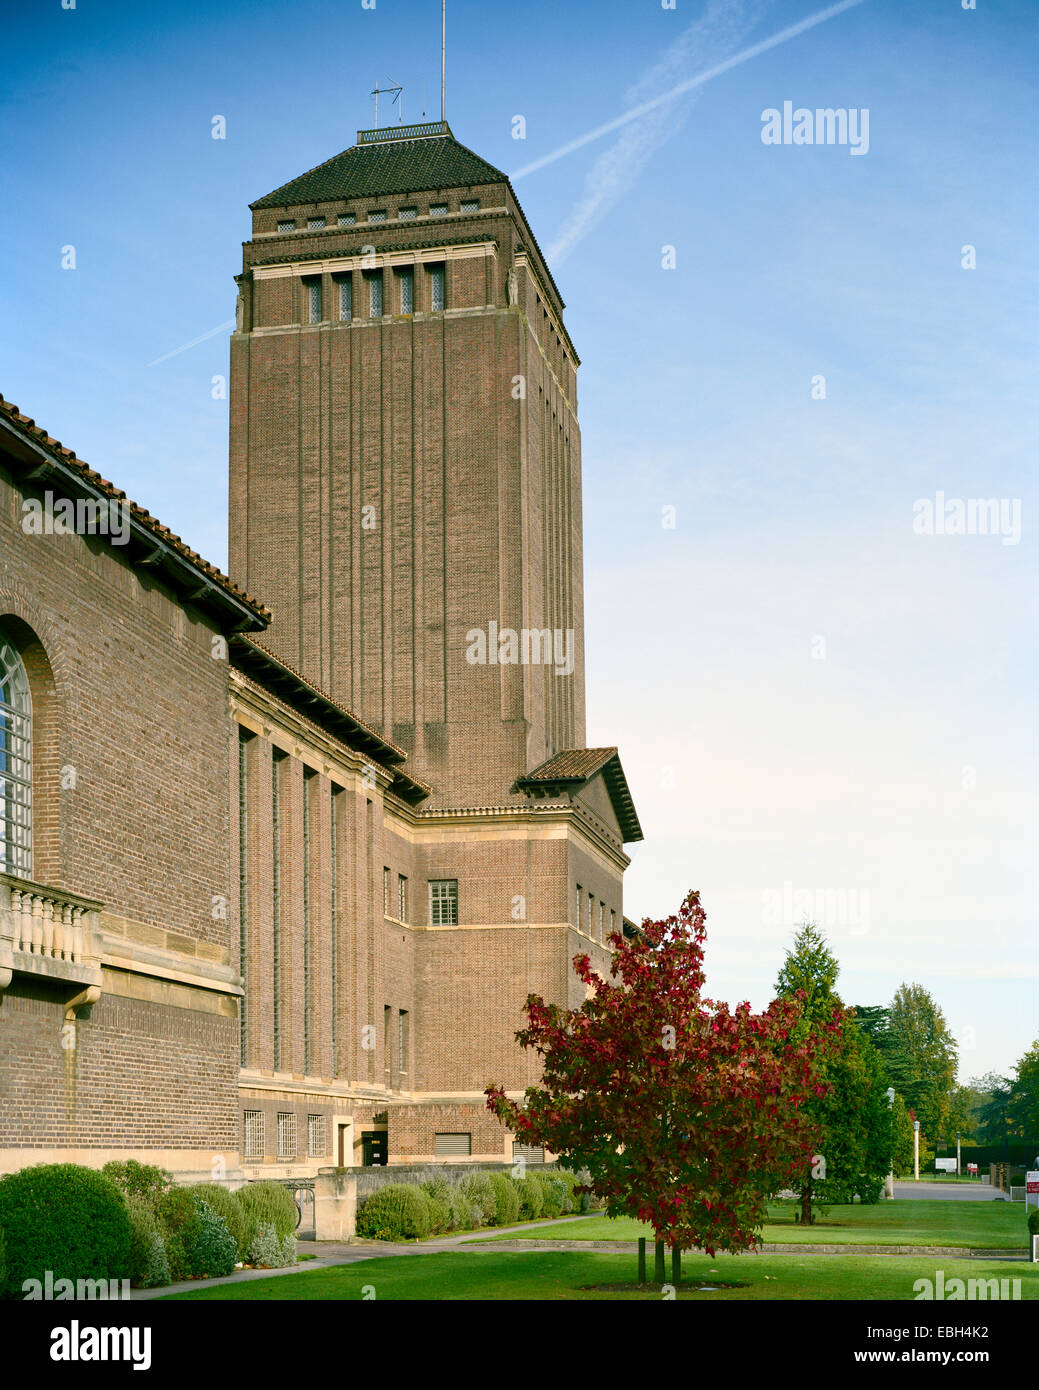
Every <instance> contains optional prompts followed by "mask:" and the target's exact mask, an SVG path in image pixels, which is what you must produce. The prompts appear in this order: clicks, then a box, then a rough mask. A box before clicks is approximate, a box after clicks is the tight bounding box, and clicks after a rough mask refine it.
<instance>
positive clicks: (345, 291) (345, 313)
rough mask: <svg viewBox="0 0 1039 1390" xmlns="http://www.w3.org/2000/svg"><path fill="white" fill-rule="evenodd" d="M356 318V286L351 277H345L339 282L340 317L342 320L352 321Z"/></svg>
mask: <svg viewBox="0 0 1039 1390" xmlns="http://www.w3.org/2000/svg"><path fill="white" fill-rule="evenodd" d="M353 316H354V286H353V280H352V279H351V278H350V276H349V275H344V276H343V277H342V279H341V280H340V281H339V317H340V319H346V320H349V319H352V318H353Z"/></svg>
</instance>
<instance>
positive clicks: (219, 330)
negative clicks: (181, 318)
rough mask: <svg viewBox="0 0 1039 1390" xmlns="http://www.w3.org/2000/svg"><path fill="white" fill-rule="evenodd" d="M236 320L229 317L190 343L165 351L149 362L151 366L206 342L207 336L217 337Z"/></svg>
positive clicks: (232, 326) (155, 365)
mask: <svg viewBox="0 0 1039 1390" xmlns="http://www.w3.org/2000/svg"><path fill="white" fill-rule="evenodd" d="M234 326H235V320H234V319H228V320H227V322H226V323H218V324H217V326H216V327H215V328H211V329H210V330H209V332H208V333H200V334H199V335H198V337H197V338H192V340H191V342H190V343H182V344H181V345H180V347H176V348H174V349H173V351H172V352H164V353H163V354H162V356H161V357H156V359H155V361H154V362H149V363H148V364H147V365H148V366H149V367H157V366H158V364H159V363H160V362H165V361H167V360H168V359H169V358H170V357H176V355H177V353H178V352H187V350H188V348H193V347H196V346H197V345H198V344H199V343H204V342H205V341H206V339H207V338H215V337H216V335H217V334H218V333H226V332H227V330H228V329H229V328H234Z"/></svg>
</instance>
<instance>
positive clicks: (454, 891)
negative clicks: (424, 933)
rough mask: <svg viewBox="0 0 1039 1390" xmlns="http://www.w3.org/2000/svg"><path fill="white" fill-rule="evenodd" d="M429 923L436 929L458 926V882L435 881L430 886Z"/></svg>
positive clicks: (451, 880)
mask: <svg viewBox="0 0 1039 1390" xmlns="http://www.w3.org/2000/svg"><path fill="white" fill-rule="evenodd" d="M429 921H430V925H431V926H434V927H454V926H457V925H458V880H457V879H456V878H442V879H435V880H433V881H432V882H431V883H430V885H429Z"/></svg>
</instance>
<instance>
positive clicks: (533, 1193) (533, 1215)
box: [516, 1173, 544, 1221]
mask: <svg viewBox="0 0 1039 1390" xmlns="http://www.w3.org/2000/svg"><path fill="white" fill-rule="evenodd" d="M516 1186H517V1187H518V1188H519V1199H520V1220H521V1221H536V1220H537V1218H538V1217H539V1216H540V1215H541V1208H542V1206H543V1204H544V1197H543V1196H542V1192H541V1184H540V1183H539V1182H538V1180H537V1178H535V1177H533V1176H532V1175H531V1174H530V1173H528V1174H527V1176H526V1177H525V1178H517V1179H516Z"/></svg>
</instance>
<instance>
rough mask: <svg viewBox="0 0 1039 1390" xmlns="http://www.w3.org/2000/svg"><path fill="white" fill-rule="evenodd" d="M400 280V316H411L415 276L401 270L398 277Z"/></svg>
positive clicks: (413, 302)
mask: <svg viewBox="0 0 1039 1390" xmlns="http://www.w3.org/2000/svg"><path fill="white" fill-rule="evenodd" d="M398 279H399V280H400V312H401V313H402V314H413V313H414V312H415V276H414V272H413V271H410V270H402V271H400V273H399V275H398Z"/></svg>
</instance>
